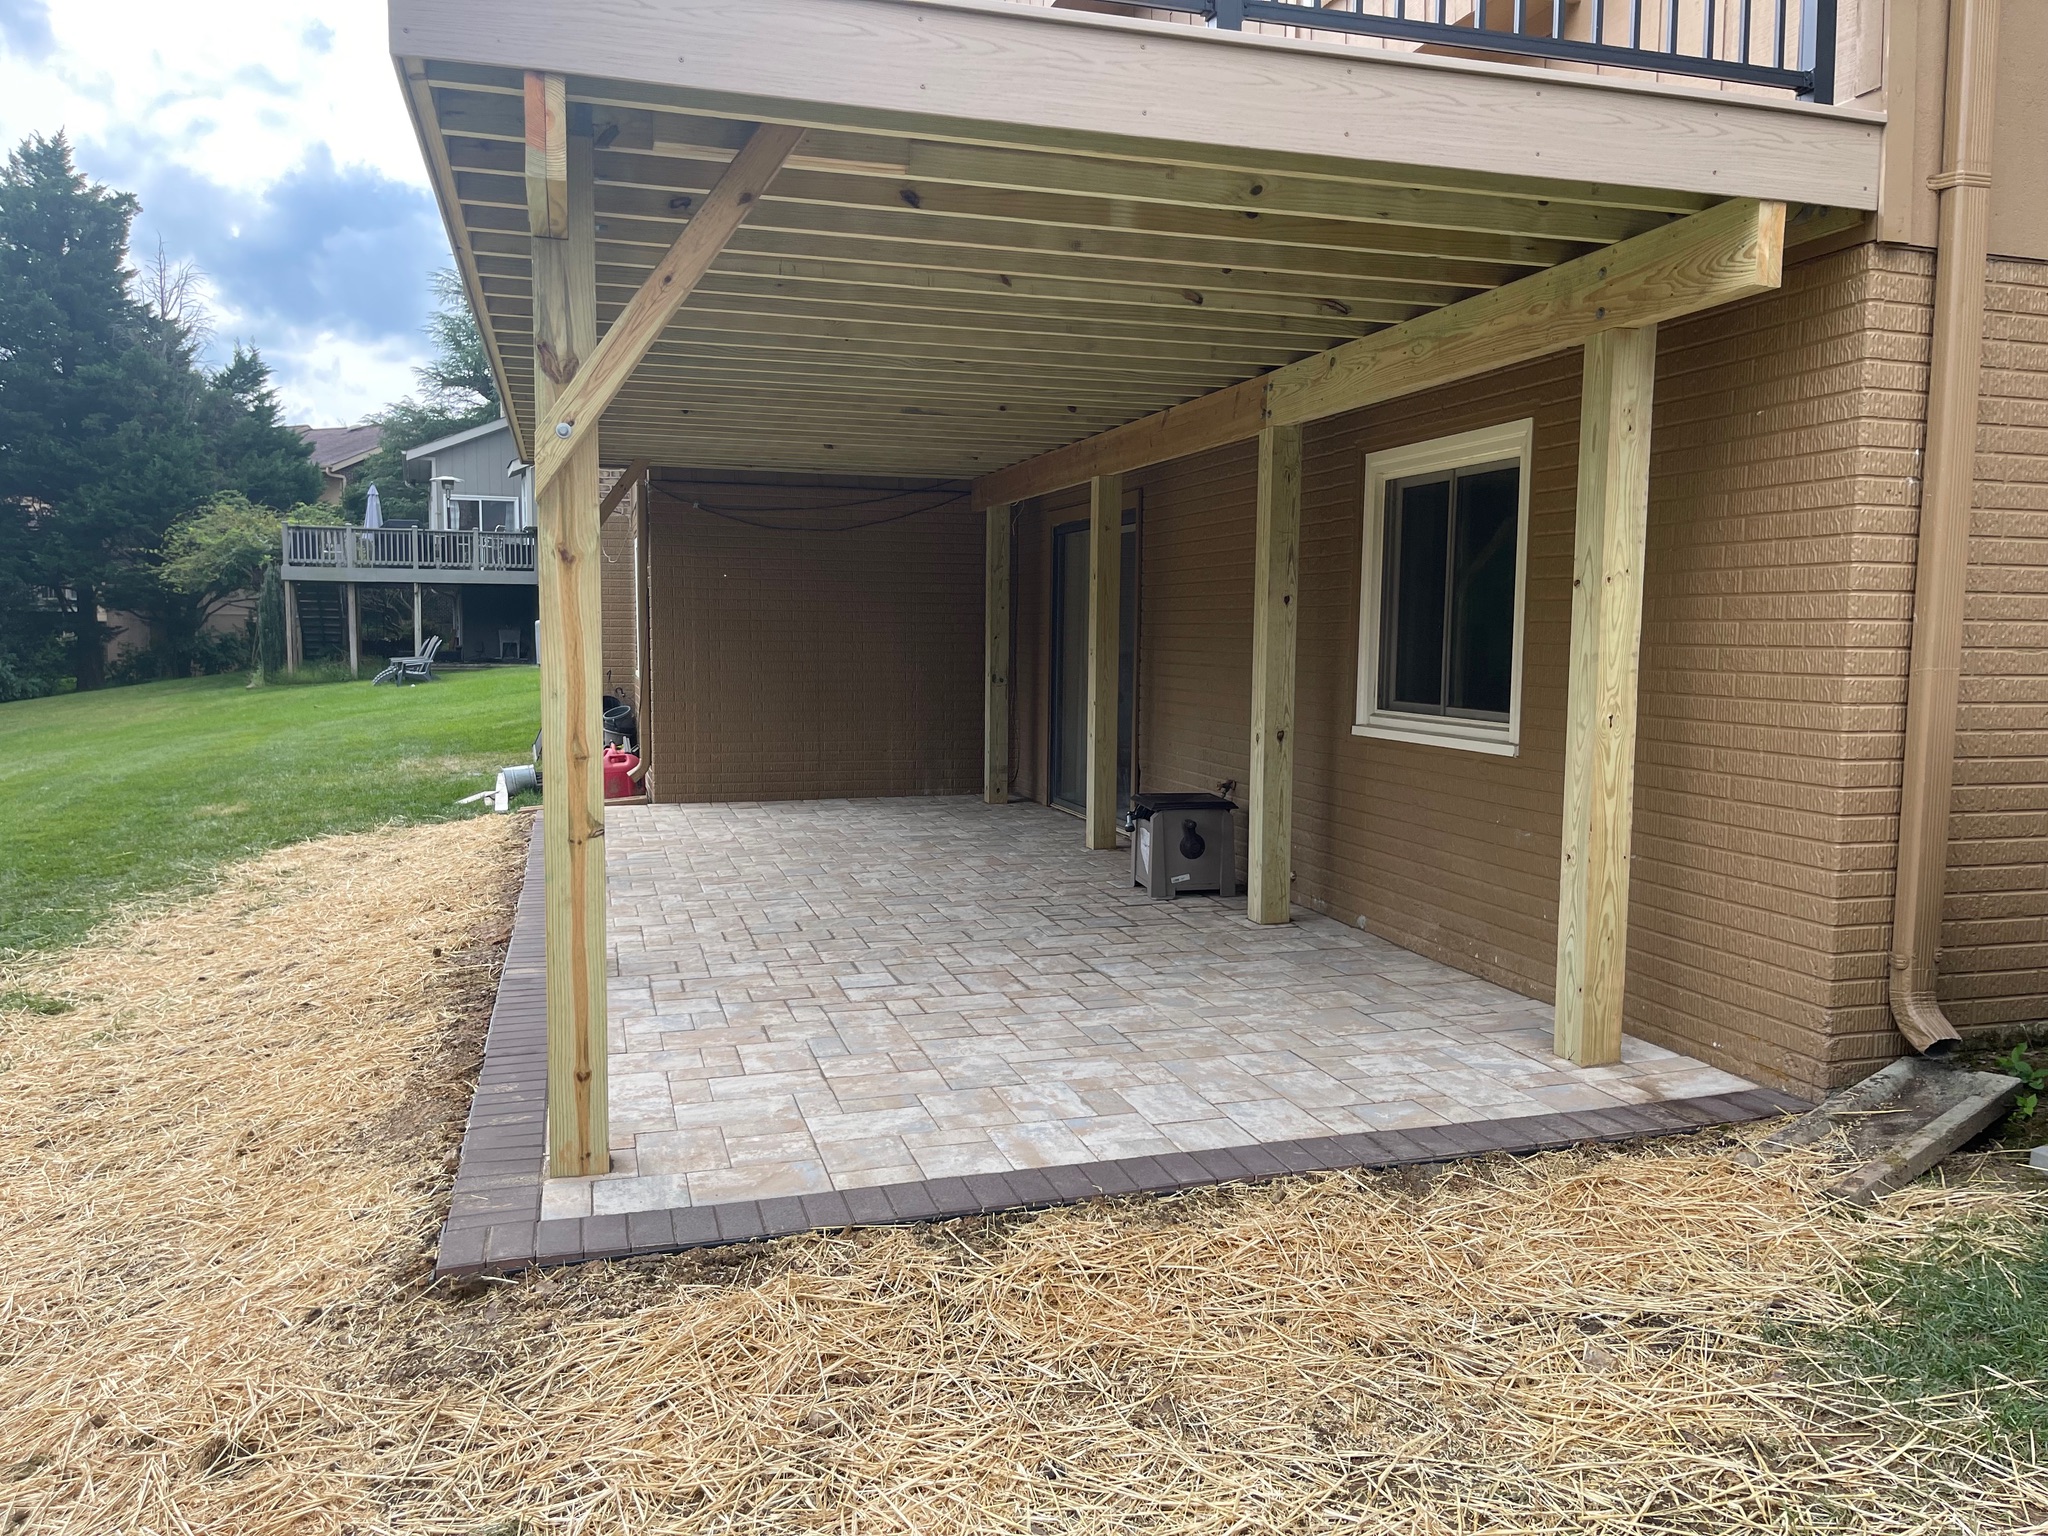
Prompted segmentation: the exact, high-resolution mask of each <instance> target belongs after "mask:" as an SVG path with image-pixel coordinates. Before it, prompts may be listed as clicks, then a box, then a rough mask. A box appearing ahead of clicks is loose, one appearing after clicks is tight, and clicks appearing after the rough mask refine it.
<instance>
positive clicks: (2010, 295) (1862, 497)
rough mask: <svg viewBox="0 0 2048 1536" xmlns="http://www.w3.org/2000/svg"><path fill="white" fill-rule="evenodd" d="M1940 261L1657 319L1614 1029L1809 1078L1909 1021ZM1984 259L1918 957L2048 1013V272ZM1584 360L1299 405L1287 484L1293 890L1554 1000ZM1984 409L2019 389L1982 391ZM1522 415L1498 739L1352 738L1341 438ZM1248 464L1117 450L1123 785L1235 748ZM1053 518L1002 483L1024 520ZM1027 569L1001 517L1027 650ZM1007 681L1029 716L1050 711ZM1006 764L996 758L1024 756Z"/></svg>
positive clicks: (1828, 263)
mask: <svg viewBox="0 0 2048 1536" xmlns="http://www.w3.org/2000/svg"><path fill="white" fill-rule="evenodd" d="M2000 270H2001V272H2003V270H2004V268H2003V267H2001V269H2000ZM1928 272H1929V265H1928V259H1927V257H1926V256H1925V254H1924V253H1920V252H1915V251H1910V250H1897V249H1888V248H1879V247H1871V246H1866V247H1861V248H1857V249H1852V250H1848V251H1843V252H1840V253H1837V254H1835V255H1832V256H1827V257H1823V258H1820V259H1818V260H1815V261H1812V262H1808V263H1805V264H1802V265H1798V266H1795V267H1793V268H1792V269H1791V270H1790V271H1789V272H1788V273H1787V280H1786V285H1785V288H1784V289H1783V290H1782V291H1781V292H1780V293H1778V294H1776V295H1772V296H1769V297H1767V298H1762V299H1758V300H1755V301H1752V302H1750V303H1748V304H1744V305H1740V306H1735V307H1733V308H1731V309H1728V310H1724V311H1721V312H1718V313H1716V314H1715V315H1713V316H1711V317H1703V318H1702V319H1700V320H1697V321H1694V322H1692V323H1690V324H1685V325H1677V326H1672V327H1669V328H1667V330H1666V332H1665V334H1664V336H1663V338H1662V340H1661V344H1660V348H1659V366H1658V384H1657V410H1656V418H1655V428H1654V431H1655V437H1654V454H1653V463H1652V493H1651V517H1650V531H1649V549H1648V556H1647V566H1646V595H1645V611H1644V636H1643V652H1642V713H1641V722H1640V728H1639V735H1638V770H1637V800H1636V804H1637V816H1636V838H1635V845H1634V853H1635V860H1636V862H1635V868H1634V873H1633V900H1632V903H1631V923H1632V928H1631V953H1630V982H1629V994H1628V1003H1627V1010H1628V1021H1629V1028H1630V1029H1631V1031H1633V1032H1635V1033H1637V1034H1640V1035H1642V1036H1645V1037H1647V1038H1650V1039H1653V1040H1657V1041H1659V1042H1662V1043H1666V1044H1669V1045H1672V1046H1675V1047H1678V1048H1680V1049H1684V1050H1687V1051H1689V1052H1692V1053H1695V1054H1699V1055H1702V1056H1705V1057H1708V1058H1709V1059H1712V1060H1714V1061H1717V1062H1720V1063H1723V1064H1726V1065H1728V1066H1730V1067H1732V1068H1734V1069H1736V1070H1739V1071H1743V1072H1746V1073H1750V1074H1752V1075H1755V1076H1757V1077H1760V1078H1762V1079H1765V1080H1768V1081H1771V1082H1776V1083H1782V1084H1786V1085H1789V1086H1792V1087H1795V1088H1800V1089H1804V1090H1807V1091H1819V1090H1821V1089H1824V1088H1826V1087H1828V1086H1830V1085H1833V1084H1837V1083H1840V1082H1843V1081H1847V1080H1851V1079H1853V1078H1855V1077H1857V1076H1860V1075H1862V1073H1864V1072H1866V1071H1868V1070H1869V1069H1870V1067H1871V1066H1872V1065H1874V1064H1876V1063H1877V1062H1879V1061H1882V1060H1885V1059H1888V1058H1889V1057H1890V1056H1892V1055H1894V1054H1896V1053H1897V1051H1898V1049H1899V1042H1898V1039H1897V1036H1896V1034H1895V1033H1894V1032H1893V1031H1892V1029H1891V1026H1890V1022H1889V1015H1888V1012H1887V1010H1886V1007H1885V1000H1884V979H1885V964H1886V955H1887V947H1888V943H1889V922H1890V902H1891V891H1892V869H1893V863H1894V859H1895V848H1894V839H1895V837H1896V818H1897V808H1898V762H1899V753H1900V740H1901V733H1902V727H1903V718H1904V697H1905V694H1904V688H1905V656H1906V644H1907V641H1908V638H1909V635H1910V628H1909V624H1910V615H1911V587H1912V559H1913V534H1914V529H1915V525H1916V521H1917V498H1918V493H1919V490H1918V481H1917V478H1916V477H1917V473H1918V452H1919V443H1920V433H1921V420H1922V413H1923V411H1924V391H1925V388H1926V356H1925V354H1926V333H1927V324H1928V322H1927V316H1926V301H1927V294H1926V289H1927V280H1928ZM2023 288H2024V292H2022V291H2021V290H2022V289H2023ZM1999 292H2000V294H2001V295H2002V297H2001V298H1999V299H1998V300H1996V302H1998V303H1999V304H2000V305H2001V306H2002V309H2003V310H2005V311H2010V312H2013V314H2014V316H2015V317H2014V318H2013V319H2012V320H2011V321H2010V322H2009V323H2006V322H2000V323H1998V324H1994V326H1993V336H1994V338H2000V339H1998V340H1995V341H1994V342H1993V343H1992V344H1991V352H1992V354H1994V357H1995V355H1996V354H1997V349H1998V347H1999V346H2006V347H2007V351H2008V353H2010V354H2011V356H2010V360H2009V361H2008V362H2006V363H2005V364H2004V365H2003V366H2002V367H2000V366H1995V367H1994V370H1993V373H1992V374H1991V375H1988V376H1987V387H1986V395H1987V407H1986V419H1987V428H1986V431H1987V442H1993V441H1995V442H1997V443H2000V444H2004V445H2006V446H2004V447H2002V448H1999V449H1998V450H1997V452H1998V453H2000V454H2004V455H2007V456H2010V457H2011V458H2012V460H2013V462H2012V463H2010V464H2008V463H2005V462H2004V461H2002V460H2001V461H1998V462H1997V463H1996V464H1994V462H1993V460H1991V459H1987V462H1986V467H1985V471H1984V473H1985V474H1986V476H1987V478H1988V479H1990V480H1994V481H1996V482H1997V488H1996V493H1995V496H1992V495H1989V494H1987V498H1986V501H1987V507H1990V506H1992V505H1993V504H1994V503H1995V504H1996V506H1997V507H1998V510H1987V511H1985V512H1980V514H1979V525H1980V526H1979V539H1978V543H1977V546H1976V549H1975V552H1974V558H1975V561H1976V569H1975V571H1974V573H1973V578H1972V588H1973V596H1972V609H1971V615H1972V627H1971V630H1970V643H1971V657H1970V661H1969V665H1968V668H1967V673H1968V676H1967V677H1966V682H1965V706H1964V714H1965V736H1964V745H1963V749H1962V753H1963V757H1964V759H1965V760H1964V762H1963V764H1962V766H1961V768H1960V770H1959V776H1958V778H1959V783H1958V791H1957V817H1958V820H1957V831H1956V838H1957V841H1956V851H1955V859H1954V863H1955V867H1956V869H1957V875H1956V876H1955V877H1954V878H1953V879H1952V894H1951V898H1950V910H1951V927H1952V929H1953V930H1954V937H1953V938H1952V940H1951V943H1952V946H1953V949H1954V952H1953V953H1952V954H1950V955H1949V956H1948V957H1947V959H1946V960H1945V961H1944V985H1945V987H1946V988H1947V989H1948V990H1949V991H1950V992H1951V993H1953V994H1954V995H1955V996H1956V997H1957V998H1959V999H1962V998H1964V997H1966V996H1967V997H1968V999H1969V1001H1968V1002H1967V1003H1965V1004H1961V1005H1959V1009H1958V1017H1959V1021H1961V1022H1966V1023H1974V1022H1980V1021H1989V1020H1990V1018H1992V1017H1993V1016H1994V1015H1997V1016H2009V1017H2018V1016H2021V1015H2022V1014H2026V1013H2027V1012H2028V1010H2029V1009H2031V1010H2032V1016H2039V1014H2040V1013H2041V1012H2043V1011H2048V1010H2044V1009H2043V1008H2042V1007H2041V1005H2040V1000H2039V994H2040V991H2041V985H2040V975H2039V965H2040V963H2041V950H2040V947H2039V946H2040V945H2041V944H2042V942H2043V940H2044V939H2048V934H2044V933H2043V921H2042V914H2043V911H2044V907H2048V898H2044V897H2043V895H2042V891H2043V888H2044V884H2048V882H2044V880H2043V879H2042V876H2041V862H2040V861H2041V858H2042V856H2043V852H2044V851H2048V850H2044V848H2043V845H2042V843H2041V841H2040V839H2042V838H2044V837H2048V826H2044V823H2048V794H2044V780H2048V774H2044V772H2043V771H2042V768H2041V762H2042V754H2041V752H2040V750H2039V747H2040V745H2041V742H2042V734H2043V732H2044V731H2048V686H2044V680H2043V679H2044V666H2043V657H2044V655H2048V650H2044V649H2043V647H2042V646H2041V644H2040V639H2041V637H2042V625H2043V622H2044V620H2048V572H2044V567H2043V564H2042V561H2043V558H2044V553H2048V552H2044V550H2043V549H2042V547H2041V543H2040V541H2041V540H2043V539H2044V537H2048V533H2044V530H2043V528H2042V525H2041V521H2040V519H2039V516H2038V513H2036V512H2035V511H2033V510H2032V509H2034V508H2037V507H2039V506H2040V504H2041V502H2040V498H2041V497H2042V496H2043V494H2044V488H2048V456H2044V457H2043V458H2042V459H2041V460H2039V461H2035V460H2031V459H2030V458H2029V455H2030V454H2041V453H2042V451H2043V448H2044V447H2048V430H2044V424H2043V422H2042V417H2041V403H2040V399H2039V397H2038V395H2036V394H2030V393H2028V391H2029V390H2037V389H2038V388H2039V380H2040V379H2042V378H2044V377H2048V359H2043V360H2042V361H2039V362H2035V361H2032V360H2031V359H2030V357H2023V356H2021V355H2019V353H2018V352H2017V351H2015V350H2014V348H2013V346H2012V345H2008V342H2007V341H2006V340H2005V339H2004V338H2006V337H2008V335H2009V333H2012V332H2015V331H2023V332H2025V333H2026V335H2027V336H2029V337H2032V338H2034V340H2033V341H2030V342H2028V343H2027V344H2028V345H2032V344H2035V343H2036V342H2044V341H2048V335H2044V319H2043V315H2044V313H2048V305H2044V304H2043V299H2044V297H2048V288H2042V287H2027V286H2026V285H2024V284H2022V283H2021V282H2020V280H2019V277H2018V276H2017V275H2008V276H2005V277H2003V278H2002V281H2001V285H2000V288H1999ZM1578 370H1579V360H1578V357H1577V355H1576V354H1572V355H1569V356H1565V357H1560V358H1555V359H1551V360H1548V361H1545V362H1543V363H1540V364H1535V365H1531V366H1529V367H1526V368H1520V369H1516V370H1513V371H1511V372H1506V373H1502V374H1499V375H1495V376H1491V377H1488V378H1485V379H1481V380H1476V381H1472V382H1470V383H1466V384H1463V385H1459V386H1457V387H1455V388H1453V389H1448V390H1443V391H1438V392H1435V393H1433V394H1431V395H1428V396H1424V397H1419V398H1417V399H1414V400H1409V401H1403V402H1399V403H1397V404H1395V405H1391V406H1384V407H1380V408H1378V409H1376V410H1374V411H1372V412H1369V413H1364V414H1362V415H1358V416H1352V417H1346V418H1340V419H1338V420H1336V421H1333V422H1329V423H1325V424H1322V425H1319V426H1317V427H1315V428H1313V429H1311V430H1310V432H1309V434H1308V439H1307V460H1306V466H1305V476H1304V494H1303V529H1302V589H1301V608H1300V621H1299V622H1300V659H1299V672H1298V684H1297V686H1298V699H1297V726H1296V728H1297V732H1298V736H1297V756H1296V785H1295V804H1296V831H1295V857H1296V887H1295V894H1296V898H1297V899H1298V900H1301V901H1303V902H1305V903H1307V904H1309V905H1312V906H1318V907H1321V908H1323V909H1325V910H1327V911H1330V912H1331V913H1333V914H1336V915H1339V916H1342V917H1344V918H1345V919H1347V920H1351V921H1363V922H1364V923H1365V925H1366V926H1368V927H1370V928H1372V929H1374V930H1375V931H1377V932H1380V933H1384V934H1386V935H1387V936H1388V937H1390V938H1393V939H1395V940H1396V941H1397V942H1399V943H1402V944H1404V945H1407V946H1409V947H1412V948H1415V949H1417V950H1419V951H1421V952H1423V953H1425V954H1429V955H1432V956H1435V957H1437V958H1440V959H1444V960H1447V961H1450V962H1452V963H1454V964H1457V965H1460V966H1463V967H1465V968H1467V969H1470V970H1472V971H1474V972H1476V973H1478V974H1480V975H1484V976H1487V977H1489V978H1491V979H1494V980H1498V981H1501V982H1504V983H1506V984H1508V985H1510V986H1514V987H1517V988H1518V989H1520V990H1522V991H1524V992H1526V993H1528V994H1529V995H1531V996H1536V997H1544V998H1547V997H1548V996H1549V995H1550V993H1551V987H1552V976H1553V965H1554V954H1555V942H1556V939H1555V935H1556V900H1557V896H1556V892H1557V866H1558V851H1559V815H1560V804H1561V800H1562V794H1563V710H1564V698H1565V647H1566V643H1567V639H1568V635H1569V629H1570V581H1571V575H1570V567H1571V550H1572V521H1573V513H1572V508H1573V499H1574V488H1575V475H1576V452H1577V397H1578V382H1579V381H1578ZM2001 391H2002V393H2001ZM2000 412H2005V413H2007V414H2008V415H2010V416H2011V417H2012V420H2011V421H2010V422H2006V423H2000V424H1996V425H1993V424H1992V423H1993V418H1994V417H1997V416H1998V415H1999V413H2000ZM1522 416H1533V417H1534V418H1535V421H1536V449H1535V464H1534V470H1533V475H1532V483H1531V491H1532V494H1531V520H1532V529H1531V541H1530V558H1529V587H1528V594H1527V617H1526V624H1527V629H1526V634H1525V646H1526V649H1525V668H1524V671H1525V676H1524V692H1523V741H1522V752H1521V754H1520V756H1518V757H1516V758H1512V759H1503V758H1492V757H1484V756H1480V755H1477V754H1471V753H1463V752H1456V751H1450V750H1444V749H1436V748H1426V747H1419V746H1411V745H1406V744H1402V743H1394V742H1382V741H1372V740H1366V739H1362V738H1357V737H1354V736H1352V735H1351V733H1350V721H1351V718H1352V708H1353V689H1354V686H1355V674H1356V660H1355V657H1356V648H1357V623H1358V582H1359V545H1360V535H1361V526H1360V525H1361V512H1362V506H1361V495H1362V489H1361V487H1362V467H1363V465H1362V461H1363V456H1364V454H1365V453H1366V452H1368V451H1370V450H1372V449H1375V448H1380V447H1392V446H1396V445H1399V444H1402V443H1407V442H1414V441H1419V440H1423V439H1426V438H1431V437H1436V436H1440V435H1443V434H1446V433H1451V432H1457V431H1463V430H1466V429H1469V428H1473V427H1479V426H1484V425H1489V424H1493V423H1497V422H1501V421H1507V420H1514V419H1517V418H1519V417H1522ZM2001 432H2002V433H2003V434H2004V435H2003V436H2002V437H2001V436H1999V435H1998V434H1999V433H2001ZM1252 473H1253V470H1252V458H1251V453H1250V450H1249V447H1248V446H1247V447H1244V448H1239V449H1233V450H1225V451H1222V452H1218V453H1215V454H1210V455H1207V456H1205V457H1203V458H1201V459H1198V460H1190V461H1185V462H1182V463H1179V464H1173V465H1167V466H1163V467H1162V468H1160V469H1158V470H1155V471H1151V472H1148V473H1147V474H1145V475H1144V476H1142V477H1138V479H1137V484H1138V485H1139V487H1140V488H1141V490H1142V494H1143V496H1144V506H1145V513H1144V524H1143V531H1142V533H1141V546H1142V554H1141V560H1142V569H1143V586H1142V596H1141V601H1142V603H1143V605H1144V606H1143V613H1142V621H1141V633H1142V650H1143V655H1142V661H1141V668H1140V674H1141V675H1140V683H1139V721H1140V724H1139V754H1140V780H1141V783H1142V784H1143V785H1144V786H1145V787H1147V788H1157V789H1193V788H1204V787H1211V786H1214V785H1215V784H1217V783H1218V782H1222V781H1227V780H1236V781H1238V782H1239V784H1240V785H1241V784H1242V781H1243V779H1244V777H1245V773H1246V763H1247V747H1246V735H1247V725H1248V715H1249V673H1250V643H1251V642H1250V617H1251V557H1252V546H1251V535H1252ZM1070 515H1071V514H1070ZM1047 521H1049V519H1048V517H1047V516H1046V515H1045V514H1043V513H1041V512H1040V511H1039V510H1038V509H1035V508H1030V507H1027V508H1026V509H1025V511H1024V514H1023V516H1022V517H1021V518H1020V530H1026V529H1033V530H1035V529H1036V528H1037V527H1038V526H1039V525H1041V524H1043V523H1045V522H1047ZM1021 536H1022V535H1021V533H1020V537H1021ZM1032 536H1033V537H1034V538H1036V537H1037V534H1036V533H1035V532H1034V533H1033V535H1032ZM1027 568H1028V562H1027V561H1026V560H1025V558H1024V554H1023V553H1022V549H1021V546H1020V555H1019V564H1018V572H1019V576H1018V579H1019V583H1020V591H1019V594H1018V600H1017V606H1018V623H1019V651H1020V655H1022V654H1026V653H1035V652H1037V651H1039V650H1040V649H1042V633H1041V632H1042V627H1043V613H1042V599H1034V598H1033V597H1032V595H1031V594H1030V593H1029V592H1028V591H1027V590H1025V589H1024V583H1025V582H1026V580H1027V577H1026V571H1027ZM1041 580H1042V578H1041ZM1033 626H1037V628H1036V629H1035V630H1034V627H1033ZM1021 666H1022V663H1020V668H1021ZM1022 683H1023V674H1022V673H1021V671H1020V689H1019V699H1018V710H1019V716H1020V719H1019V728H1018V738H1019V740H1020V742H1021V741H1024V740H1026V739H1028V731H1029V730H1030V729H1031V724H1030V721H1029V719H1028V712H1029V711H1034V710H1036V711H1040V712H1042V710H1043V708H1044V701H1043V690H1042V687H1035V688H1034V687H1032V686H1023V685H1022ZM1029 766H1030V765H1028V764H1025V763H1021V762H1020V765H1019V788H1020V790H1022V789H1024V787H1025V785H1026V784H1027V783H1030V784H1033V785H1037V784H1038V783H1039V781H1038V780H1037V779H1035V778H1033V777H1032V775H1031V773H1030V771H1029ZM1034 792H1036V793H1040V794H1042V790H1036V791H1034ZM1980 995H1981V1000H1980ZM1980 1016H1981V1017H1980Z"/></svg>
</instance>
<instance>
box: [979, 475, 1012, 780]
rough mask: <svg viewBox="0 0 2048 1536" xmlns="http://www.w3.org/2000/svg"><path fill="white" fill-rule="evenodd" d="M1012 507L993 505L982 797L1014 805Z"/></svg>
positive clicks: (984, 650)
mask: <svg viewBox="0 0 2048 1536" xmlns="http://www.w3.org/2000/svg"><path fill="white" fill-rule="evenodd" d="M1010 511H1011V509H1010V508H1009V507H1007V506H1000V507H990V508H989V509H988V570H987V577H986V580H985V581H984V583H983V591H984V593H985V596H984V598H983V618H984V622H985V624H986V628H987V635H986V637H985V639H984V641H983V645H982V655H983V658H984V661H985V667H984V676H983V691H982V723H981V744H982V754H981V784H982V798H983V799H984V800H986V801H987V802H988V803H989V804H990V805H1008V804H1009V803H1010Z"/></svg>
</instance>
